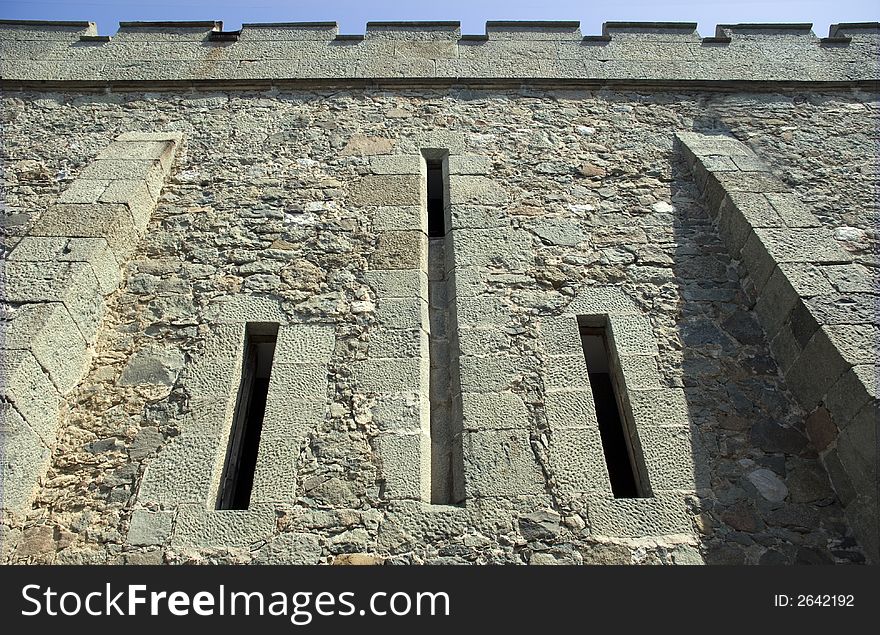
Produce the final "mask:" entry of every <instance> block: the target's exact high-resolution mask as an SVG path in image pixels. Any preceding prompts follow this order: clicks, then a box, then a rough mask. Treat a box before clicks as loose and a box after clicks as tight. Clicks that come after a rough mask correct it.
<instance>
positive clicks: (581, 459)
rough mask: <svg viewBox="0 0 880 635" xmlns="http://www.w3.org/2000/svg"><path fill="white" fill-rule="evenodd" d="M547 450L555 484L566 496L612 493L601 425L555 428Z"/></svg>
mask: <svg viewBox="0 0 880 635" xmlns="http://www.w3.org/2000/svg"><path fill="white" fill-rule="evenodd" d="M548 452H549V456H550V467H551V468H552V470H553V474H554V476H555V477H556V483H557V485H558V486H559V488H560V490H561V492H562V493H563V494H564V495H565V496H573V495H575V494H581V493H585V492H603V493H604V492H607V493H610V492H611V482H610V480H609V477H608V469H607V468H606V466H605V457H604V454H603V451H602V439H601V437H600V435H599V428H598V426H588V427H581V428H576V427H570V428H565V429H557V430H553V431H552V433H551V435H550V448H549V451H548Z"/></svg>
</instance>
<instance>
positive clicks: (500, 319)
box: [453, 295, 510, 328]
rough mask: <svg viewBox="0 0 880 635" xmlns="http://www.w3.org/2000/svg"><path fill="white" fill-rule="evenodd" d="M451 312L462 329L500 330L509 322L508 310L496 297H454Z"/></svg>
mask: <svg viewBox="0 0 880 635" xmlns="http://www.w3.org/2000/svg"><path fill="white" fill-rule="evenodd" d="M453 311H454V313H455V318H456V321H457V322H458V324H459V326H461V327H464V328H475V327H476V328H489V327H493V328H501V327H503V326H505V325H506V324H507V323H508V322H509V321H510V309H509V308H507V307H506V306H504V304H503V303H502V301H501V298H500V297H497V296H489V295H484V296H478V297H466V296H463V297H456V298H455V301H454V303H453Z"/></svg>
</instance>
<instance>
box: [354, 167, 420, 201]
mask: <svg viewBox="0 0 880 635" xmlns="http://www.w3.org/2000/svg"><path fill="white" fill-rule="evenodd" d="M420 191H421V185H420V180H419V177H418V176H415V175H368V176H365V177H363V178H362V179H361V180H360V181H358V182H356V183H355V184H354V185H353V186H352V188H351V195H350V196H349V199H350V201H351V204H352V205H363V206H366V205H418V204H419V202H420V195H419V192H420Z"/></svg>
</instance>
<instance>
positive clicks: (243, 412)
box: [216, 322, 278, 509]
mask: <svg viewBox="0 0 880 635" xmlns="http://www.w3.org/2000/svg"><path fill="white" fill-rule="evenodd" d="M277 340H278V324H274V323H259V322H249V323H248V324H247V326H246V327H245V337H244V358H243V364H242V369H241V384H240V385H239V388H238V396H237V398H236V402H235V413H234V415H233V420H232V429H231V430H230V432H229V446H228V448H227V451H226V462H225V464H224V466H223V476H222V477H221V480H220V488H219V490H218V492H217V506H216V508H217V509H247V508H248V506H249V505H250V501H251V490H252V488H253V485H254V471H255V470H256V467H257V452H258V451H259V449H260V434H261V433H262V431H263V415H264V414H265V412H266V399H267V397H268V395H269V376H270V374H271V372H272V359H273V357H274V356H275V343H276V342H277Z"/></svg>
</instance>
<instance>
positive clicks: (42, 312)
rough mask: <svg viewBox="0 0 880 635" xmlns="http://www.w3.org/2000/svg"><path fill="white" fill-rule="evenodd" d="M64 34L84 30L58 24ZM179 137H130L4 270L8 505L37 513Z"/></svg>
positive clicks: (48, 214)
mask: <svg viewBox="0 0 880 635" xmlns="http://www.w3.org/2000/svg"><path fill="white" fill-rule="evenodd" d="M57 28H58V29H60V30H59V32H63V31H64V30H65V29H67V30H76V29H81V28H85V30H87V31H88V29H89V27H82V25H80V24H74V25H70V24H68V23H60V24H59V25H57ZM180 142H181V134H180V133H157V134H150V133H131V132H130V133H125V134H123V135H120V136H119V137H118V138H117V140H116V141H115V142H114V143H112V144H110V146H108V147H107V148H106V149H105V150H104V151H103V152H102V153H101V154H100V155H99V157H98V158H97V159H96V160H95V161H93V162H92V163H91V164H90V165H88V166H87V167H86V168H85V170H84V171H83V172H82V173H81V175H80V177H79V178H77V179H76V180H74V181H73V182H72V183H71V185H70V187H69V188H68V189H67V190H65V191H64V192H63V193H62V194H61V196H60V198H59V200H58V202H57V204H55V205H53V206H51V207H50V208H49V209H47V210H46V211H44V212H43V213H42V214H41V215H40V217H39V218H38V219H37V221H36V223H35V224H34V225H33V227H32V228H31V230H30V232H29V233H28V234H27V235H26V236H24V237H23V238H22V239H21V241H20V242H19V243H18V245H17V246H16V247H15V249H13V250H12V252H11V253H10V254H9V257H8V259H7V260H6V261H4V262H2V263H0V298H2V300H3V302H4V305H3V312H2V315H0V356H2V359H3V366H2V373H0V406H2V409H0V453H2V460H0V505H2V508H3V509H4V510H6V511H10V512H13V513H23V512H26V511H27V509H29V506H30V504H31V502H32V500H33V496H34V491H35V488H36V486H37V482H38V480H39V479H40V478H41V476H42V475H43V474H44V473H45V470H46V467H47V465H48V461H49V457H50V453H51V450H52V447H53V446H54V444H55V441H56V433H57V430H58V425H59V419H60V407H61V402H62V399H63V397H64V396H65V395H67V394H68V393H69V392H70V391H71V390H73V388H74V387H75V386H76V385H77V384H78V383H79V381H80V379H81V378H82V376H83V374H84V373H85V372H86V370H87V368H88V365H89V362H90V360H91V356H92V352H93V346H94V344H95V339H96V336H97V332H98V327H99V325H100V322H101V319H102V317H103V313H104V296H106V295H108V294H110V293H112V292H114V291H115V290H116V289H117V288H118V286H119V284H120V280H121V275H120V269H121V268H122V267H124V266H125V264H126V263H127V261H128V259H129V258H130V257H131V255H132V253H133V251H134V249H135V247H136V246H137V243H138V240H139V239H140V238H142V237H143V235H144V233H145V232H146V230H147V224H148V222H149V220H150V216H151V214H152V212H153V210H154V209H155V207H156V202H157V200H158V197H159V192H160V189H161V187H162V184H163V183H164V180H165V178H166V177H167V176H168V174H169V173H170V170H171V162H172V161H173V159H174V156H175V154H176V152H177V150H178V148H179V147H180Z"/></svg>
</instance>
